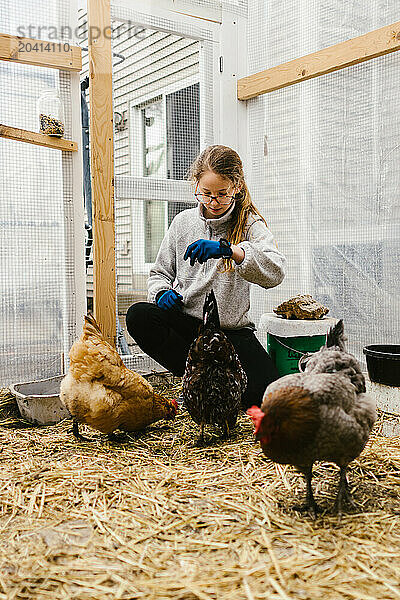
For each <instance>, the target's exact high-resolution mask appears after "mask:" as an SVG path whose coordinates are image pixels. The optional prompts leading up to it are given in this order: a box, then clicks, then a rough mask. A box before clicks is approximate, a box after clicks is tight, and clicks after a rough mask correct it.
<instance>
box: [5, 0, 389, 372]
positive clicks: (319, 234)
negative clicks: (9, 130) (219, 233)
mask: <svg viewBox="0 0 400 600" xmlns="http://www.w3.org/2000/svg"><path fill="white" fill-rule="evenodd" d="M127 4H129V3H127ZM186 4H187V5H188V7H189V8H190V5H193V6H194V7H197V8H201V10H203V11H206V10H207V9H210V10H217V11H220V14H221V16H222V15H229V16H232V15H240V16H241V17H246V15H247V17H248V29H247V40H248V58H249V68H248V72H249V73H252V72H256V71H258V70H262V69H265V68H268V67H271V66H274V65H277V64H280V63H282V62H285V61H287V60H290V59H292V58H295V57H298V56H302V55H305V54H307V53H310V52H313V51H316V50H318V49H321V48H323V47H326V46H329V45H331V44H335V43H338V42H340V41H344V40H346V39H349V38H351V37H355V36H357V35H361V34H363V33H366V32H368V31H370V30H372V29H375V28H377V27H380V26H383V25H386V24H388V23H391V22H394V21H395V20H396V18H397V16H398V15H396V3H395V2H394V0H387V1H385V2H384V1H383V0H382V1H377V0H369V1H368V2H367V3H365V2H361V1H360V0H358V1H356V0H353V1H351V2H348V3H342V2H338V1H333V0H332V1H330V2H328V3H324V4H323V5H321V4H320V3H317V2H315V1H314V2H309V1H308V0H307V1H305V0H303V1H300V2H294V1H293V0H291V1H289V0H284V1H283V2H281V3H278V4H277V3H273V2H264V1H261V0H250V1H249V2H248V3H247V2H245V1H244V0H237V1H236V0H232V1H231V0H229V1H228V0H227V1H225V2H212V3H211V2H210V1H209V0H188V1H187V2H186ZM0 7H1V9H2V10H1V15H2V24H1V30H2V31H3V32H5V33H13V34H24V35H29V33H31V34H32V35H33V36H35V37H38V38H40V37H42V38H43V39H45V38H46V37H48V34H49V29H47V30H46V29H43V30H42V31H39V29H38V27H36V29H35V30H31V32H29V30H28V29H27V26H28V25H29V24H31V25H35V24H36V23H37V24H43V23H46V24H53V23H54V24H56V27H55V28H54V32H52V34H53V35H55V36H56V37H57V36H58V38H59V39H67V38H68V37H69V32H68V30H65V31H62V29H61V27H60V25H65V23H68V19H69V18H70V8H69V6H68V4H67V3H66V2H63V1H60V2H55V3H49V2H45V1H44V0H43V1H42V2H39V3H35V5H28V4H27V3H25V2H22V3H18V8H17V5H16V4H13V3H11V2H10V1H6V0H0ZM21 7H23V8H22V10H21ZM188 12H190V11H189V10H188ZM171 14H172V13H171ZM225 18H227V17H225ZM202 23H203V26H202ZM21 25H23V26H25V29H24V31H21V29H20V26H21ZM80 25H81V29H80V31H79V43H80V45H81V46H82V49H83V71H82V76H83V77H84V76H86V75H87V74H88V56H87V50H86V48H87V38H85V30H87V18H86V11H85V9H83V10H82V11H81V15H80ZM223 25H224V21H223V23H222V27H223ZM112 26H113V36H112V38H113V40H112V41H113V102H114V124H115V131H114V164H115V190H116V194H115V216H116V254H117V289H118V313H119V317H120V321H121V324H122V325H123V324H124V315H125V313H126V310H127V308H128V306H129V305H130V304H131V303H132V302H134V301H137V300H142V299H144V298H145V296H146V292H147V277H148V273H149V269H150V266H151V264H152V262H153V261H154V259H155V255H156V253H157V250H158V247H159V244H160V242H161V239H162V237H163V235H164V234H165V231H166V229H167V228H168V226H169V224H170V223H171V220H172V218H173V216H174V215H175V214H177V213H178V212H179V211H180V210H183V209H185V208H186V207H188V206H192V203H193V195H192V191H191V188H190V186H189V185H188V184H187V183H185V182H184V179H185V175H186V172H187V168H188V166H189V165H190V163H191V161H192V160H193V158H194V157H195V156H196V154H197V153H198V152H199V150H201V149H202V148H203V147H205V146H206V145H208V144H210V143H216V142H221V143H223V142H224V140H223V139H219V138H218V134H217V133H216V131H217V127H218V123H217V117H216V115H215V114H214V108H215V105H214V100H215V98H214V96H215V86H216V82H215V81H214V78H213V73H215V67H214V63H213V60H215V57H216V55H217V54H218V53H216V52H214V49H215V46H216V44H218V40H217V39H214V36H213V33H212V30H211V29H208V28H207V27H206V26H205V25H204V22H203V21H200V20H194V19H193V20H192V21H191V22H190V24H189V23H188V21H185V22H184V21H182V20H179V19H178V18H177V19H176V20H174V18H172V17H171V19H166V18H161V17H159V16H157V14H154V15H152V14H145V13H142V12H140V11H137V10H134V9H133V8H132V7H130V6H122V5H121V4H120V3H118V4H113V5H112ZM18 27H19V29H18ZM398 61H399V57H398V55H397V53H395V54H393V55H389V56H386V57H383V58H379V59H375V60H373V61H369V62H367V63H364V64H361V65H358V66H355V67H350V68H348V69H345V70H343V71H340V72H337V73H334V74H330V75H327V76H323V77H320V78H317V79H315V80H311V81H307V82H304V83H302V84H299V85H296V86H293V87H290V88H286V89H283V90H280V91H277V92H273V93H270V94H266V95H264V96H262V97H259V98H257V99H254V100H251V101H249V102H248V103H247V108H248V119H249V120H248V125H249V129H248V136H249V150H250V152H249V156H248V157H246V156H243V159H244V163H245V167H246V170H247V171H248V173H249V177H248V183H249V184H250V191H251V193H252V196H253V199H254V201H255V203H256V204H257V206H258V208H259V209H260V210H261V211H262V213H263V214H264V216H265V217H266V219H267V222H268V223H269V225H270V227H271V229H272V231H273V233H274V235H275V237H276V239H277V241H278V245H279V248H280V249H281V250H282V251H283V252H284V253H285V254H286V255H287V256H288V259H289V267H288V275H287V277H286V280H285V281H284V283H283V284H282V285H280V286H278V287H277V288H275V289H273V290H268V291H265V290H262V289H261V288H257V287H256V286H253V290H252V319H253V320H254V321H255V322H256V323H258V322H259V319H260V317H261V315H262V313H264V312H269V311H271V310H272V308H273V307H274V306H276V304H278V303H279V302H281V301H282V300H284V299H287V298H288V297H289V296H292V295H294V294H296V293H299V292H303V293H304V292H309V293H312V294H313V295H314V296H315V297H316V298H318V299H319V300H321V301H322V302H324V303H325V304H327V305H328V306H329V307H330V309H331V314H333V315H334V316H337V317H343V318H344V319H345V321H346V328H347V331H348V333H349V338H350V348H351V350H352V351H354V352H356V354H357V355H358V356H359V358H361V349H362V346H363V345H365V344H366V343H372V342H375V341H380V342H385V341H388V342H393V341H394V340H395V339H396V337H398V334H399V328H400V325H399V305H398V298H397V297H396V293H395V285H396V280H397V278H398V266H397V265H398V258H399V244H398V234H397V231H396V228H398V221H399V219H400V208H399V200H398V198H399V175H398V168H397V167H398V160H399V158H400V157H399V149H398V146H397V139H398V133H399V132H398V129H399V117H398V114H397V113H396V95H395V90H396V88H397V87H398V83H399V82H398V73H397V71H398ZM0 70H1V78H2V85H1V88H0V95H1V98H0V99H1V108H0V110H1V111H2V112H1V121H2V122H4V123H7V124H9V125H14V126H17V127H22V128H26V129H35V127H36V122H35V119H36V109H35V101H36V98H37V97H38V96H39V95H40V93H41V92H42V91H44V90H45V89H48V88H54V87H56V88H58V89H59V90H60V93H61V95H63V97H64V99H66V100H67V101H66V102H64V105H65V107H66V111H65V112H66V115H65V120H66V127H67V133H66V137H69V136H68V130H69V128H70V118H71V117H70V112H69V109H68V97H69V93H70V91H69V76H68V75H67V74H65V73H62V74H60V76H59V74H58V72H57V71H52V70H49V69H43V68H37V67H24V66H21V65H17V64H9V63H1V67H0ZM245 74H247V73H243V75H245ZM89 109H90V107H89ZM22 146H24V147H22ZM1 147H2V149H3V148H4V151H3V152H2V158H1V161H2V169H3V170H4V173H5V175H4V177H3V179H4V185H3V189H2V192H3V194H4V195H3V200H2V203H1V208H0V210H1V212H2V215H1V223H0V227H1V229H2V239H4V240H5V243H4V244H2V250H1V252H2V258H1V260H2V274H1V286H2V292H3V293H2V308H3V311H2V314H3V317H2V324H1V329H0V331H1V335H2V346H3V347H4V348H5V349H6V355H5V356H6V359H5V360H2V364H3V365H4V368H3V367H2V369H3V370H2V372H1V373H0V377H1V376H3V377H6V372H7V376H8V378H10V377H11V378H12V379H14V378H15V377H17V376H19V374H21V377H22V374H24V378H26V379H28V378H29V377H31V376H33V375H34V376H35V378H37V376H38V375H39V376H43V377H45V376H51V375H53V374H58V373H59V372H60V369H61V363H62V360H61V359H62V353H63V352H64V350H65V348H66V346H68V344H70V341H71V340H72V339H73V337H74V335H75V330H74V322H75V321H74V314H73V308H71V307H70V303H69V302H68V301H67V299H68V298H69V297H70V294H71V293H73V291H74V290H73V285H74V284H73V269H74V264H73V262H74V261H73V253H72V251H71V247H70V246H71V243H72V244H73V232H72V217H71V214H70V213H71V194H72V192H71V189H70V188H69V186H71V173H72V171H71V162H70V161H71V158H70V156H63V157H62V156H61V154H59V153H57V152H55V151H51V150H48V149H46V148H37V147H31V146H29V145H21V144H17V143H13V142H9V141H5V140H2V141H1ZM64 154H66V153H64ZM3 157H5V158H3ZM49 174H50V175H49ZM68 182H69V183H68ZM11 197H12V198H13V199H14V200H13V202H12V203H10V202H9V201H8V199H9V198H11ZM35 202H36V205H35V208H34V209H33V206H34V203H35ZM13 211H14V212H13ZM32 214H33V217H32V218H31V216H30V215H32ZM18 215H19V216H18ZM21 215H22V216H21ZM60 215H62V216H60ZM17 217H18V219H17ZM33 222H34V223H35V226H33V225H32V223H33ZM21 223H22V224H24V225H21ZM32 249H33V250H32ZM27 265H28V267H27ZM32 265H33V266H32ZM27 271H28V273H29V277H25V276H24V275H23V274H24V273H25V274H26V273H27ZM87 275H88V276H87V286H88V294H89V296H90V295H91V294H92V271H91V268H90V267H89V269H88V274H87ZM21 281H23V283H21ZM21 299H23V301H22V300H21ZM52 303H53V305H54V308H51V304H52ZM25 305H27V306H28V308H25ZM46 315H47V318H46ZM264 337H265V334H264V332H261V333H260V339H261V340H262V341H263V342H265V339H264ZM66 340H67V342H66ZM129 341H130V342H131V343H132V340H130V339H129ZM32 348H33V349H34V351H33V352H32ZM43 348H44V354H43V356H44V358H43V361H42V360H41V359H40V356H41V355H42V354H41V349H43ZM22 355H23V356H25V358H23V359H22ZM21 361H22V362H21ZM22 364H23V365H24V367H23V368H22V370H21V368H20V367H21V365H22ZM13 365H14V366H13ZM37 365H39V367H37ZM40 365H42V366H40ZM49 365H50V366H49ZM3 380H4V379H3Z"/></svg>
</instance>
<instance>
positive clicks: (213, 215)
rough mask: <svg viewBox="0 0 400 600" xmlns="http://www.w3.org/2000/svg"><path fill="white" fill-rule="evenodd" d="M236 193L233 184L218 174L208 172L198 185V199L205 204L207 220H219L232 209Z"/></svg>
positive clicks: (204, 211)
mask: <svg viewBox="0 0 400 600" xmlns="http://www.w3.org/2000/svg"><path fill="white" fill-rule="evenodd" d="M234 193H235V189H234V185H233V183H232V182H231V181H230V180H229V179H227V178H225V177H221V175H217V173H213V172H212V171H206V172H205V173H203V175H202V176H201V177H200V179H199V181H198V185H197V197H198V199H199V200H200V202H201V203H202V204H203V207H204V210H203V214H204V216H205V218H206V219H218V218H219V217H222V215H224V214H225V213H226V212H228V210H229V209H230V208H231V206H232V203H233V201H234V200H233V195H234Z"/></svg>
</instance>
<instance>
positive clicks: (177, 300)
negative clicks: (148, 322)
mask: <svg viewBox="0 0 400 600" xmlns="http://www.w3.org/2000/svg"><path fill="white" fill-rule="evenodd" d="M156 304H157V306H159V307H160V308H162V309H163V310H169V309H171V308H175V309H182V308H183V296H182V295H181V294H178V292H176V291H175V290H166V291H164V292H159V293H158V294H157V298H156Z"/></svg>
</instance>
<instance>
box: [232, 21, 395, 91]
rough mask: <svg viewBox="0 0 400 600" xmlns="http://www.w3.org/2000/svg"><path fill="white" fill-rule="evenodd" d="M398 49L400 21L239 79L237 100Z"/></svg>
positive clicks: (277, 88)
mask: <svg viewBox="0 0 400 600" xmlns="http://www.w3.org/2000/svg"><path fill="white" fill-rule="evenodd" d="M396 50H400V21H397V22H396V23H393V24H392V25H387V26H385V27H381V28H380V29H376V30H375V31H371V32H370V33H366V34H365V35H360V36H359V37H356V38H353V39H351V40H348V41H346V42H342V43H340V44H336V45H335V46H329V48H324V49H323V50H319V51H318V52H313V53H312V54H308V55H307V56H302V57H301V58H296V59H294V60H291V61H289V62H287V63H283V64H281V65H278V66H276V67H272V68H271V69H266V70H265V71H261V72H259V73H255V74H254V75H249V76H247V77H242V78H241V79H239V80H238V85H237V97H238V99H239V100H249V99H250V98H255V97H256V96H259V95H260V94H266V93H267V92H273V91H274V90H279V89H281V88H284V87H287V86H289V85H293V84H295V83H298V82H300V81H306V80H307V79H312V78H313V77H319V76H320V75H325V74H326V73H332V72H333V71H338V70H339V69H344V68H345V67H350V66H351V65H357V64H358V63H361V62H364V61H366V60H370V59H372V58H377V57H378V56H384V55H385V54H389V53H390V52H395V51H396Z"/></svg>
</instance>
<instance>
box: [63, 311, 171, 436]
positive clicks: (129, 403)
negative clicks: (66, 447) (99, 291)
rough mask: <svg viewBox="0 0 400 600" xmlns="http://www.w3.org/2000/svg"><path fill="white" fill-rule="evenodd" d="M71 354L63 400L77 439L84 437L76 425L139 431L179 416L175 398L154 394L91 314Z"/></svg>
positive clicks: (106, 429)
mask: <svg viewBox="0 0 400 600" xmlns="http://www.w3.org/2000/svg"><path fill="white" fill-rule="evenodd" d="M69 358H70V366H69V371H68V373H67V375H66V376H65V377H64V379H63V380H62V382H61V390H60V398H61V400H62V402H63V403H64V404H65V406H66V407H67V408H68V410H69V412H70V413H71V415H72V417H73V419H74V429H73V431H74V435H75V436H76V437H77V438H78V439H82V436H81V435H80V434H79V429H78V423H86V424H87V425H90V426H91V427H93V428H94V429H97V430H98V431H101V432H102V433H108V434H110V433H111V432H113V431H115V430H116V429H120V430H122V431H138V430H141V429H143V428H144V427H146V426H147V425H150V424H151V423H154V422H155V421H159V420H160V419H173V418H174V417H175V415H176V413H177V402H176V400H169V399H167V398H163V397H162V396H160V395H159V394H156V393H155V392H154V390H153V388H152V386H151V385H150V383H149V382H148V381H147V380H146V379H144V377H142V376H141V375H139V374H138V373H135V372H134V371H131V370H130V369H128V368H127V367H126V366H125V365H124V363H123V361H122V359H121V357H120V356H119V354H118V353H117V352H116V350H115V349H114V348H113V347H112V346H111V345H110V344H109V343H108V342H107V341H106V340H105V338H104V336H103V334H102V332H101V330H100V328H99V326H98V325H97V323H96V320H95V318H94V317H93V316H91V315H90V316H85V322H84V326H83V333H82V335H81V337H80V338H79V339H78V340H77V341H76V342H75V343H74V344H73V346H72V348H71V350H70V353H69Z"/></svg>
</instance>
